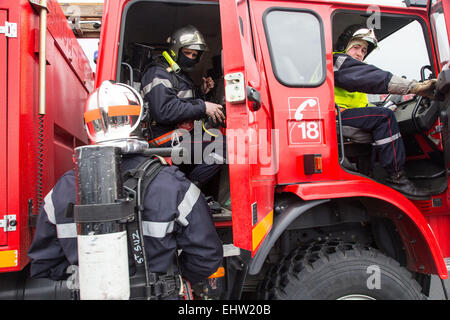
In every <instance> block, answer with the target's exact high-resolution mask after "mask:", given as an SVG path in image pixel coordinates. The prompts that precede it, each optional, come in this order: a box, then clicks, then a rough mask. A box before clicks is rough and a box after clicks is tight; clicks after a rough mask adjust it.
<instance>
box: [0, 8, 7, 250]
mask: <svg viewBox="0 0 450 320" xmlns="http://www.w3.org/2000/svg"><path fill="white" fill-rule="evenodd" d="M6 21H7V11H6V10H0V25H2V26H4V25H5V22H6ZM7 39H8V38H7V37H6V36H5V35H3V34H2V35H0V219H2V218H3V217H4V215H7V214H8V212H7V207H6V205H7V202H6V195H7V189H6V150H5V149H6V128H7V126H6V106H7V103H8V101H7V97H8V95H7V90H8V81H7V73H8V55H7V53H8V51H7V48H8V47H7V41H8V40H7ZM7 241H8V236H7V233H6V232H4V229H2V228H0V246H3V245H6V244H7Z"/></svg>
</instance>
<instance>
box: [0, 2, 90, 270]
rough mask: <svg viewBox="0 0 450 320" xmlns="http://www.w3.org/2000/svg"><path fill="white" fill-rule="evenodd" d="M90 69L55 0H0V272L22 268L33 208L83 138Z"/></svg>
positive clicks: (69, 164)
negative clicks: (83, 115) (83, 116)
mask: <svg viewBox="0 0 450 320" xmlns="http://www.w3.org/2000/svg"><path fill="white" fill-rule="evenodd" d="M93 85H94V74H93V72H92V69H91V67H90V65H89V62H88V59H87V58H86V56H85V54H84V52H83V50H82V48H81V46H80V45H79V44H78V41H77V39H76V38H75V36H74V35H73V33H72V31H71V30H70V28H69V26H68V24H67V20H66V18H65V16H64V14H63V11H62V9H61V7H60V5H59V4H58V2H57V1H55V0H49V1H48V2H47V1H45V2H43V1H41V2H39V1H31V0H30V1H28V0H20V1H17V0H7V1H2V2H1V3H0V110H1V111H0V127H1V133H0V145H1V148H2V151H1V159H0V203H1V205H0V206H1V210H0V272H1V276H2V277H5V276H7V275H9V274H15V272H16V271H20V270H23V269H24V268H25V267H26V266H27V263H28V257H27V250H28V247H29V245H30V243H31V239H32V236H33V226H34V224H35V218H36V214H37V212H38V208H39V206H40V204H41V202H42V199H43V197H44V196H45V194H46V193H48V192H49V190H50V189H51V188H52V187H53V185H54V184H55V182H56V180H57V179H58V178H59V177H60V176H61V175H62V174H63V173H64V172H65V171H67V170H69V169H71V168H72V167H73V161H72V153H73V148H74V147H76V146H79V145H84V144H86V143H87V142H88V139H87V135H86V132H85V130H84V128H83V125H82V114H83V108H84V101H85V99H86V97H87V95H88V93H89V92H90V91H91V90H92V89H93Z"/></svg>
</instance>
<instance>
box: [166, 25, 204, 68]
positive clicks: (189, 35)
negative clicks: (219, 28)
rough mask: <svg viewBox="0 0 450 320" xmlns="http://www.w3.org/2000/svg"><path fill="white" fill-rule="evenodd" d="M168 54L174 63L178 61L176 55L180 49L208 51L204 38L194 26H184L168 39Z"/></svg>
mask: <svg viewBox="0 0 450 320" xmlns="http://www.w3.org/2000/svg"><path fill="white" fill-rule="evenodd" d="M167 42H168V43H169V49H170V51H171V52H170V53H171V55H172V57H173V59H174V60H175V61H177V60H178V53H179V51H180V49H181V48H185V47H186V48H188V49H192V50H197V51H201V52H203V51H206V50H207V49H208V47H207V45H206V42H205V38H204V37H203V35H202V34H201V33H200V31H198V30H197V28H195V27H194V26H191V25H189V26H185V27H183V28H181V29H178V30H177V31H175V32H174V33H173V34H172V35H171V36H170V37H169V39H167Z"/></svg>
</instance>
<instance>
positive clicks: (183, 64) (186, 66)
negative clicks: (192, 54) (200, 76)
mask: <svg viewBox="0 0 450 320" xmlns="http://www.w3.org/2000/svg"><path fill="white" fill-rule="evenodd" d="M197 62H198V59H195V60H192V59H189V58H188V57H186V56H185V55H184V54H183V52H181V50H180V53H179V55H178V61H177V63H178V65H179V66H180V68H181V69H183V71H187V72H190V71H192V70H194V67H195V65H196V64H197Z"/></svg>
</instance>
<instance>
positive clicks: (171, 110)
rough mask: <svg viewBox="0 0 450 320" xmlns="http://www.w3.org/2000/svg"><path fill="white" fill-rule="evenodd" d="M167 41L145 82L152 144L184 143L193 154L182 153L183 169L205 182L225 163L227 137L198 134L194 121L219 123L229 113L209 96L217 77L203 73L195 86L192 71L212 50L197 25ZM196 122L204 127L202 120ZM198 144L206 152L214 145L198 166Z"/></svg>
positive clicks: (142, 83) (195, 178)
mask: <svg viewBox="0 0 450 320" xmlns="http://www.w3.org/2000/svg"><path fill="white" fill-rule="evenodd" d="M168 45H169V48H168V51H164V52H163V53H162V54H161V55H157V56H156V57H154V59H153V62H152V63H151V64H150V66H149V67H147V69H146V71H145V72H144V75H143V78H142V81H141V89H142V92H143V94H144V99H145V100H146V101H147V102H148V105H149V110H150V115H151V119H150V126H149V127H150V129H151V130H150V131H151V137H150V145H151V146H161V147H168V146H174V145H177V144H179V143H180V144H181V145H182V146H183V147H184V148H185V150H187V152H189V155H190V156H186V157H183V159H187V160H186V161H183V164H182V165H181V166H180V169H181V170H183V172H185V173H186V174H187V175H188V177H189V179H190V180H191V181H193V182H194V183H195V184H196V185H198V186H201V185H203V184H204V183H206V182H207V181H208V180H209V179H210V178H212V177H213V176H214V174H215V173H217V172H218V171H219V169H220V167H221V165H222V164H223V163H224V162H225V159H224V158H225V154H226V153H225V141H224V137H223V136H220V137H215V138H214V137H209V136H208V137H207V138H210V139H204V138H203V135H202V134H200V135H198V134H195V135H194V131H195V132H197V130H194V121H195V120H201V119H203V120H205V118H209V117H210V118H211V119H212V120H213V122H214V123H216V124H218V123H221V122H223V121H224V120H225V115H224V111H223V107H222V106H221V105H219V104H216V103H213V102H209V101H205V99H204V97H205V95H206V94H207V93H208V92H209V91H210V90H211V89H212V88H213V87H214V85H215V83H214V81H213V80H212V79H211V78H210V77H208V78H205V77H203V78H202V84H201V86H200V89H199V90H196V89H195V87H194V83H193V80H192V78H191V77H190V75H189V73H190V72H191V71H193V70H194V68H195V66H196V65H197V64H198V63H199V62H200V59H201V56H202V54H203V52H204V51H206V50H207V45H206V42H205V40H204V37H203V35H202V34H201V33H200V32H199V31H198V30H197V29H196V28H195V27H193V26H190V25H189V26H185V27H183V28H181V29H179V30H177V31H175V32H174V33H173V34H172V35H171V36H170V37H169V38H168ZM195 123H196V124H199V125H200V122H199V121H196V122H195ZM202 127H203V128H204V126H202V125H200V128H202ZM199 131H200V132H202V130H199ZM206 131H207V130H206ZM213 139H214V140H213ZM195 143H197V144H201V145H202V148H201V151H202V152H203V150H205V148H206V147H207V146H208V145H209V144H210V143H214V144H215V145H214V147H213V148H212V147H211V146H209V148H208V149H209V150H212V152H210V153H208V154H206V155H202V161H201V163H197V162H196V164H195V165H193V162H194V161H193V160H194V152H193V151H194V149H195V148H194V144H195Z"/></svg>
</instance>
